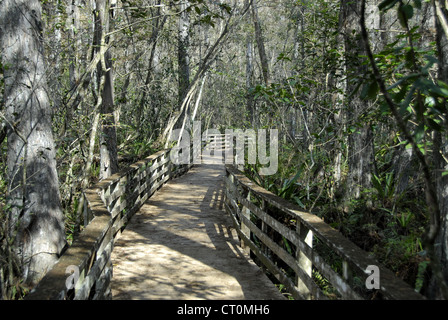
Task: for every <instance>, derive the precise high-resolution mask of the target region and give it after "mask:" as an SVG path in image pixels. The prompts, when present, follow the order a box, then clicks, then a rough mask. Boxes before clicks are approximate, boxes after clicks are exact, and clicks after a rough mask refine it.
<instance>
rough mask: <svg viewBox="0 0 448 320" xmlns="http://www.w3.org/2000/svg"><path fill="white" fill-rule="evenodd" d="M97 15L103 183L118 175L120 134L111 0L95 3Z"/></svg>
mask: <svg viewBox="0 0 448 320" xmlns="http://www.w3.org/2000/svg"><path fill="white" fill-rule="evenodd" d="M94 14H95V38H94V39H95V40H94V46H95V47H96V52H97V54H99V55H100V62H99V63H98V67H97V75H98V79H99V85H98V87H99V90H100V93H99V96H98V98H99V99H101V104H100V106H101V107H100V113H101V116H102V118H103V119H102V126H101V136H100V157H101V169H100V178H101V179H104V178H107V177H109V176H110V175H112V174H114V173H115V172H117V171H118V155H117V134H116V125H115V116H114V81H113V75H112V58H111V52H110V48H109V49H108V48H107V47H109V46H108V45H109V43H110V41H111V39H110V36H109V35H108V33H109V29H110V28H109V26H110V19H109V18H110V16H111V15H113V10H111V0H96V8H95V11H94Z"/></svg>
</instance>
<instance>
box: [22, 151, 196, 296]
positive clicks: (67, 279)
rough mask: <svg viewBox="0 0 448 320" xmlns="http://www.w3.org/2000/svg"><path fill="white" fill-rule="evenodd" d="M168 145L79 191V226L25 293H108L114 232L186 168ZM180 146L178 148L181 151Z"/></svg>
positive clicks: (41, 294)
mask: <svg viewBox="0 0 448 320" xmlns="http://www.w3.org/2000/svg"><path fill="white" fill-rule="evenodd" d="M170 150H171V149H166V150H162V151H159V152H157V153H155V154H153V155H151V156H149V157H147V158H146V159H144V160H141V161H138V162H136V163H134V164H132V165H131V166H129V167H128V168H126V169H124V170H122V171H121V172H119V173H117V174H114V175H112V176H111V177H109V178H107V179H104V180H102V181H101V182H99V183H98V184H96V185H95V186H94V187H92V188H90V189H88V190H85V191H84V198H85V201H84V203H85V205H84V220H85V228H84V229H83V230H82V232H81V233H80V234H79V236H78V237H77V238H76V239H75V241H74V242H73V243H72V245H71V246H70V247H69V248H68V249H67V250H66V251H65V252H64V253H63V254H62V255H61V257H60V258H59V260H58V261H57V262H56V264H55V265H54V267H53V268H52V269H51V270H50V271H49V272H48V273H47V274H46V275H45V277H44V278H43V279H42V280H41V281H40V282H39V284H38V285H37V286H36V288H34V289H33V290H32V291H31V292H30V293H29V294H28V295H27V296H26V299H38V300H53V299H57V300H63V299H67V300H71V299H75V300H86V299H92V300H97V299H98V300H99V299H110V298H111V290H110V281H111V278H112V262H111V252H112V250H113V247H114V241H115V239H116V238H117V235H119V234H120V233H121V231H123V230H124V228H125V226H126V224H127V223H128V221H129V220H130V219H131V217H132V216H133V215H134V213H136V212H137V211H138V210H139V209H140V207H141V206H142V205H143V204H144V203H145V201H146V200H147V199H148V198H149V197H151V195H153V193H154V192H155V191H156V190H158V189H159V188H160V187H162V185H163V184H165V183H166V182H167V181H168V180H170V179H172V178H175V177H177V176H180V175H182V174H184V173H185V172H187V171H188V170H189V169H190V167H191V166H192V164H193V161H191V160H192V157H193V154H195V153H196V152H198V150H194V149H193V152H190V162H189V163H187V164H179V165H176V164H174V163H173V161H171V158H170ZM181 152H182V151H180V153H181Z"/></svg>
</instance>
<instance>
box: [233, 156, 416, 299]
mask: <svg viewBox="0 0 448 320" xmlns="http://www.w3.org/2000/svg"><path fill="white" fill-rule="evenodd" d="M226 171H227V172H228V174H230V175H232V176H233V177H234V179H235V180H236V181H235V183H236V184H238V185H239V186H241V187H243V188H244V189H246V190H251V191H252V192H253V193H254V194H256V195H257V196H258V197H260V198H261V199H263V200H264V201H266V202H267V203H269V204H270V205H272V206H274V207H276V208H278V209H280V210H281V211H282V212H284V213H286V214H288V215H290V216H291V217H292V218H294V219H296V220H299V221H300V222H301V223H303V225H305V226H306V228H308V229H309V230H311V231H312V232H313V233H315V234H316V236H318V237H319V239H321V240H322V241H323V242H324V243H325V244H326V245H327V246H328V247H329V248H331V249H332V250H333V251H334V252H335V253H336V254H338V255H339V256H340V257H341V258H342V259H343V260H345V261H348V262H349V263H350V265H352V267H353V268H355V269H356V270H354V271H356V272H357V273H358V274H361V275H364V276H366V274H365V270H366V268H367V267H368V266H369V265H376V266H378V267H379V269H380V273H381V292H382V293H383V294H384V296H385V297H386V298H391V299H400V300H402V299H424V297H423V296H422V295H420V294H419V293H417V292H415V291H414V290H413V289H412V288H411V287H410V286H409V285H407V284H406V283H405V282H403V281H402V280H400V279H398V278H397V277H395V275H394V274H393V273H392V272H391V271H390V270H388V269H386V268H384V267H383V266H382V265H381V264H380V263H378V262H377V261H376V260H375V259H373V258H372V257H369V256H368V255H367V253H366V252H365V251H363V250H361V249H360V248H359V247H357V246H356V245H355V244H353V243H352V242H351V241H349V240H348V239H346V238H345V237H343V236H342V235H341V234H340V233H339V232H338V231H337V230H335V229H333V228H331V227H330V226H329V225H327V224H326V223H325V222H324V221H323V220H322V219H320V218H319V217H317V216H315V215H312V214H310V213H307V212H304V211H302V210H301V209H299V208H298V207H297V206H295V205H294V204H292V203H289V202H288V201H286V200H284V199H282V198H280V197H277V196H276V195H274V194H272V193H271V192H269V191H267V190H265V189H263V188H261V187H260V186H257V185H255V184H254V183H253V182H252V181H250V180H249V179H248V178H247V177H245V176H244V175H243V174H242V173H241V172H240V171H239V170H237V169H236V168H234V167H233V166H229V165H227V166H226Z"/></svg>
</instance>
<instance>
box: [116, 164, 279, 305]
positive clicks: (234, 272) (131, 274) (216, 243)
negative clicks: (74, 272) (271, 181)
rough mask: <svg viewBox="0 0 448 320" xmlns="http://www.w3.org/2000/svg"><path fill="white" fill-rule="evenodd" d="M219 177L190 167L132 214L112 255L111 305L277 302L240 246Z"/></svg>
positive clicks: (213, 168)
mask: <svg viewBox="0 0 448 320" xmlns="http://www.w3.org/2000/svg"><path fill="white" fill-rule="evenodd" d="M223 173H224V166H223V165H222V164H201V165H197V166H194V167H193V168H192V169H191V170H190V171H189V172H188V173H187V174H185V175H184V176H182V177H180V178H178V179H175V180H173V181H170V182H169V183H168V184H166V185H165V186H163V187H162V189H160V190H159V191H158V192H157V193H156V194H154V195H153V196H152V197H151V198H150V199H149V200H148V201H147V202H146V203H145V204H144V205H143V207H142V208H141V210H140V211H139V212H138V213H136V215H135V216H134V217H133V218H132V220H131V222H130V223H129V225H128V226H127V227H126V229H125V231H124V232H123V234H122V235H121V236H120V238H119V239H118V240H117V242H116V243H115V248H114V250H113V253H112V263H113V268H114V269H113V278H112V283H111V286H112V297H113V299H136V300H141V299H181V300H184V299H185V300H191V299H209V300H212V299H249V300H252V299H260V300H263V299H283V296H282V295H281V294H280V293H279V292H278V290H277V288H276V287H275V286H274V285H273V284H272V282H270V281H269V279H268V278H267V277H266V276H265V275H264V273H263V272H262V271H261V270H260V269H259V267H258V266H256V265H255V264H254V263H253V261H252V260H251V259H250V258H248V256H247V254H246V253H244V252H243V250H242V249H241V247H240V246H239V241H238V239H237V236H236V232H235V230H233V228H232V227H231V225H232V223H231V220H230V219H229V217H228V216H227V215H226V213H225V212H224V211H223V208H222V201H223V188H222V175H223Z"/></svg>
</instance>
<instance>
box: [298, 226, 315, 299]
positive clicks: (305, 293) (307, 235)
mask: <svg viewBox="0 0 448 320" xmlns="http://www.w3.org/2000/svg"><path fill="white" fill-rule="evenodd" d="M296 230H297V234H298V235H299V237H300V239H301V240H302V241H303V242H305V243H306V244H307V245H308V246H309V247H310V248H312V247H313V232H312V231H311V230H309V229H308V228H307V227H306V226H305V225H304V224H303V223H301V222H300V221H297V227H296ZM296 259H297V261H298V264H299V267H300V268H301V269H302V270H303V272H304V273H305V274H306V275H307V276H309V277H310V278H312V268H313V266H312V262H311V260H310V259H309V258H308V257H307V256H306V255H305V254H304V253H303V252H302V251H300V250H299V248H297V251H296ZM296 277H297V290H298V291H299V293H300V294H301V295H302V297H303V298H305V299H307V300H308V299H311V294H310V290H309V289H308V287H307V286H306V285H305V282H303V281H302V280H301V279H300V277H299V276H298V275H296Z"/></svg>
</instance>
